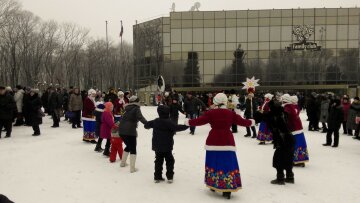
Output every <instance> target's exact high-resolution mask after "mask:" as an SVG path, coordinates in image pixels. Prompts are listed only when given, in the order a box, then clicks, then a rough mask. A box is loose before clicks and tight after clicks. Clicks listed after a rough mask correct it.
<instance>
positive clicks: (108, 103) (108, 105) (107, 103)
mask: <svg viewBox="0 0 360 203" xmlns="http://www.w3.org/2000/svg"><path fill="white" fill-rule="evenodd" d="M113 107H114V105H113V104H112V103H111V102H106V103H105V110H106V111H111V110H112V108H113Z"/></svg>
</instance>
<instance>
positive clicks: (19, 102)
mask: <svg viewBox="0 0 360 203" xmlns="http://www.w3.org/2000/svg"><path fill="white" fill-rule="evenodd" d="M24 94H25V91H24V90H23V88H22V87H21V86H20V85H17V86H16V88H15V95H14V99H15V102H16V108H17V116H16V122H15V125H14V126H22V125H24V116H23V113H22V112H23V104H24V103H23V99H24Z"/></svg>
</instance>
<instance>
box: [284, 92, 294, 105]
mask: <svg viewBox="0 0 360 203" xmlns="http://www.w3.org/2000/svg"><path fill="white" fill-rule="evenodd" d="M281 100H282V102H283V103H287V104H289V103H292V101H291V96H290V95H289V94H284V95H283V96H281Z"/></svg>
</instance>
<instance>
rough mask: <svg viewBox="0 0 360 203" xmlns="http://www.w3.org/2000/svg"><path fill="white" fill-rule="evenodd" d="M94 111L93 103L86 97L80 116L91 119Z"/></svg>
mask: <svg viewBox="0 0 360 203" xmlns="http://www.w3.org/2000/svg"><path fill="white" fill-rule="evenodd" d="M94 111H95V103H94V102H93V101H92V100H91V99H90V98H89V97H86V98H85V100H84V108H83V112H82V116H83V117H86V118H92V117H93V116H94Z"/></svg>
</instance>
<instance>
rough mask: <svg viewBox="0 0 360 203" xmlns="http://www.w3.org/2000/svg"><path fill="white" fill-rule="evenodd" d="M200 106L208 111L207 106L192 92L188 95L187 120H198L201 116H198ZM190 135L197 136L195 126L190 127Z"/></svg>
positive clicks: (186, 102) (186, 105)
mask: <svg viewBox="0 0 360 203" xmlns="http://www.w3.org/2000/svg"><path fill="white" fill-rule="evenodd" d="M199 106H201V107H202V109H203V110H205V109H206V105H205V104H204V102H202V101H201V100H200V99H198V98H197V97H194V96H193V95H192V93H190V92H189V93H187V95H186V99H185V101H184V111H185V114H186V118H189V119H194V118H197V117H198V116H199V114H198V108H199ZM190 134H191V135H194V134H195V126H191V127H190Z"/></svg>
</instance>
